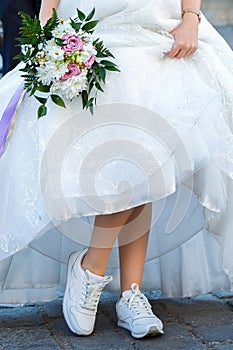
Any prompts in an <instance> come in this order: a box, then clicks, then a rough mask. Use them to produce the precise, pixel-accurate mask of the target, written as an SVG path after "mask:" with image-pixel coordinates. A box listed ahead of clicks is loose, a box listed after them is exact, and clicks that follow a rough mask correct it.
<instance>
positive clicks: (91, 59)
mask: <svg viewBox="0 0 233 350" xmlns="http://www.w3.org/2000/svg"><path fill="white" fill-rule="evenodd" d="M94 62H95V55H92V56H91V57H90V58H88V60H87V61H86V62H84V64H85V67H87V68H91V66H92V65H93V63H94Z"/></svg>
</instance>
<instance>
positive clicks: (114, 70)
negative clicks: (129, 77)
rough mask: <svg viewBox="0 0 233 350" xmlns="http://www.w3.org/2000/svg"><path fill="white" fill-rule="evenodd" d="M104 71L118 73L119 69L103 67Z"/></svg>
mask: <svg viewBox="0 0 233 350" xmlns="http://www.w3.org/2000/svg"><path fill="white" fill-rule="evenodd" d="M105 69H107V70H109V71H111V72H120V69H119V68H117V67H105Z"/></svg>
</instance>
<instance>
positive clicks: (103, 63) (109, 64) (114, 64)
mask: <svg viewBox="0 0 233 350" xmlns="http://www.w3.org/2000/svg"><path fill="white" fill-rule="evenodd" d="M100 64H102V65H104V66H105V67H116V63H114V62H111V61H108V60H101V61H100Z"/></svg>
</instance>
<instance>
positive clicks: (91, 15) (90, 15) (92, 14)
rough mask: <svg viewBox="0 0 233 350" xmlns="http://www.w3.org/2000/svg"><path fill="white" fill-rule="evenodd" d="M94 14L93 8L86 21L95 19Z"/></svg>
mask: <svg viewBox="0 0 233 350" xmlns="http://www.w3.org/2000/svg"><path fill="white" fill-rule="evenodd" d="M94 14H95V8H93V9H92V11H91V12H90V13H89V15H88V16H87V18H86V21H90V20H91V19H92V18H93V17H94Z"/></svg>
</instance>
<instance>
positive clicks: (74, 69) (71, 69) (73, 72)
mask: <svg viewBox="0 0 233 350" xmlns="http://www.w3.org/2000/svg"><path fill="white" fill-rule="evenodd" d="M67 68H68V70H69V71H68V72H67V73H65V74H64V75H63V77H61V79H60V80H61V81H64V80H67V79H70V78H72V77H73V76H75V75H79V74H80V73H81V71H80V69H79V67H78V66H77V64H75V63H71V64H69V65H68V67H67Z"/></svg>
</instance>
